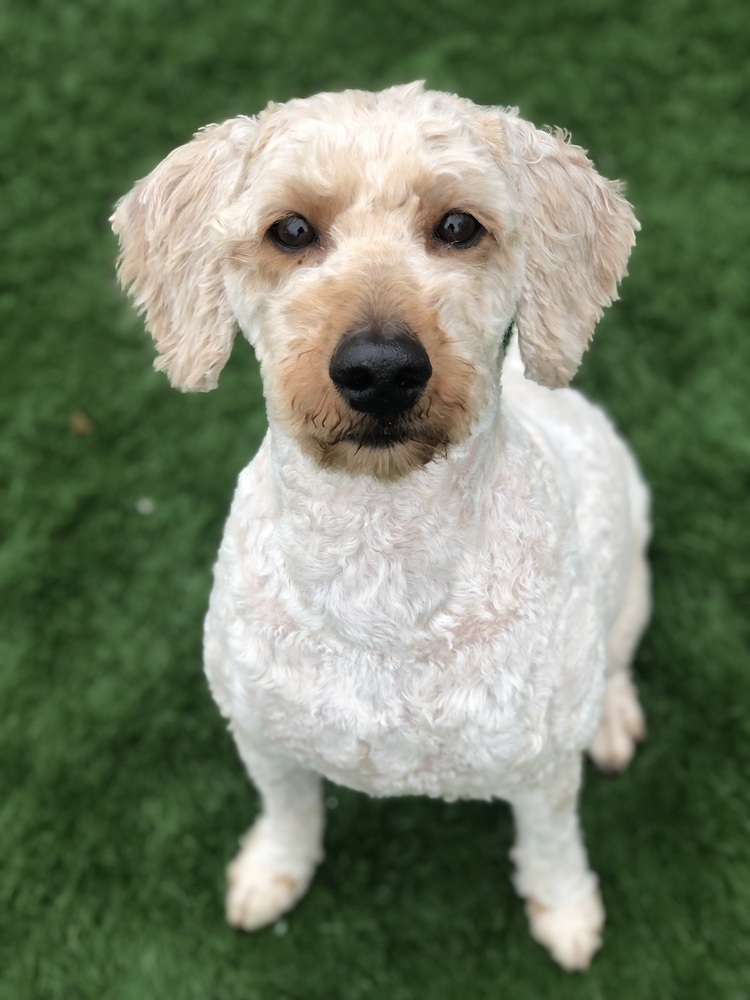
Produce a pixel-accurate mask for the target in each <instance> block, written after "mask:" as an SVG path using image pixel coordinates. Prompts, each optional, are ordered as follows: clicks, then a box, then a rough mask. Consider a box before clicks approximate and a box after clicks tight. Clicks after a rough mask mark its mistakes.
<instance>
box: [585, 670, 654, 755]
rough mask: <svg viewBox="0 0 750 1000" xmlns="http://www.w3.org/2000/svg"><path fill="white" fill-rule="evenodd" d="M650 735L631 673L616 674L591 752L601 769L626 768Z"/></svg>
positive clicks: (606, 692)
mask: <svg viewBox="0 0 750 1000" xmlns="http://www.w3.org/2000/svg"><path fill="white" fill-rule="evenodd" d="M645 735H646V724H645V721H644V718H643V711H642V710H641V706H640V704H639V702H638V695H637V694H636V690H635V688H634V686H633V684H632V683H631V681H630V679H629V678H628V677H625V676H623V675H620V676H617V677H613V678H612V679H611V680H610V681H608V683H607V687H606V689H605V692H604V705H603V709H602V718H601V722H600V723H599V729H598V730H597V733H596V736H595V737H594V741H593V743H592V744H591V746H590V747H589V754H590V756H591V759H592V760H593V761H594V763H595V764H596V766H597V767H598V768H599V770H600V771H604V772H606V773H610V774H611V773H613V772H616V771H622V770H624V769H625V768H626V767H627V766H628V764H629V763H630V761H631V760H632V759H633V754H634V753H635V748H636V746H637V745H638V743H640V741H641V740H642V739H643V738H644V737H645Z"/></svg>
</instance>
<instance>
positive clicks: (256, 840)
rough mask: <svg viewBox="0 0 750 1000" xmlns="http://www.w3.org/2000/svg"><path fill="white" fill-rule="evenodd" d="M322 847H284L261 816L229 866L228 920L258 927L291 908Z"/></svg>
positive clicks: (307, 881)
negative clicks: (297, 848) (296, 849)
mask: <svg viewBox="0 0 750 1000" xmlns="http://www.w3.org/2000/svg"><path fill="white" fill-rule="evenodd" d="M319 860H320V851H316V850H311V849H306V850H300V851H292V850H288V849H284V848H283V847H282V845H280V844H279V842H278V841H277V840H276V839H275V838H274V837H273V836H272V834H271V831H270V829H269V828H268V827H267V826H266V825H265V823H264V821H263V820H260V821H259V822H258V823H256V825H255V826H254V827H253V829H252V830H251V831H250V833H249V834H248V835H247V837H245V839H244V840H243V842H242V848H241V850H240V852H239V854H238V855H237V857H236V858H235V859H234V861H232V863H231V864H230V865H229V867H228V869H227V897H226V918H227V923H228V924H230V926H232V927H237V928H239V929H240V930H244V931H256V930H259V929H260V928H261V927H265V926H266V925H267V924H272V923H275V921H277V920H278V919H279V917H280V916H281V915H282V914H284V913H286V912H287V911H288V910H291V909H292V907H293V906H294V905H295V904H296V903H297V902H299V900H300V899H301V898H302V896H304V894H305V892H306V891H307V888H308V886H309V885H310V882H311V881H312V877H313V875H314V873H315V868H316V866H317V863H318V861H319Z"/></svg>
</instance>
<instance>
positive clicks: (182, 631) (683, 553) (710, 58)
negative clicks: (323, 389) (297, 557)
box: [0, 0, 750, 1000]
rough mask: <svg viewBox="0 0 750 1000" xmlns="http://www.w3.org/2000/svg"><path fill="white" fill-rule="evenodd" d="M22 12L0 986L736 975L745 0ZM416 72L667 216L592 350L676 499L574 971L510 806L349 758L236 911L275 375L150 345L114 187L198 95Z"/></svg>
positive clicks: (224, 4) (746, 357) (431, 994)
mask: <svg viewBox="0 0 750 1000" xmlns="http://www.w3.org/2000/svg"><path fill="white" fill-rule="evenodd" d="M0 37H2V40H3V42H4V57H3V69H2V76H1V77H0V87H1V88H2V107H3V115H2V117H0V151H1V153H2V155H1V156H0V174H2V177H3V180H4V182H5V183H4V194H3V199H2V201H0V232H2V233H3V237H2V245H3V266H2V272H0V321H1V322H2V336H0V426H1V428H2V430H1V433H0V479H1V481H2V503H1V504H0V532H1V536H0V538H1V546H0V608H2V627H1V629H0V705H2V716H1V717H0V760H1V761H2V770H1V771H0V859H1V860H0V1000H89V998H90V1000H106V998H116V1000H120V998H122V1000H131V998H132V1000H144V998H159V1000H173V998H174V1000H183V998H184V1000H256V998H257V1000H282V998H285V1000H302V998H304V1000H318V998H319V1000H360V998H362V1000H375V998H377V1000H385V998H388V1000H452V998H455V997H459V996H461V997H468V998H471V1000H485V998H487V1000H490V998H492V1000H496V998H502V1000H541V998H555V1000H566V998H573V997H575V998H577V1000H605V998H606V1000H652V998H659V1000H672V998H674V1000H682V998H686V1000H747V998H748V997H750V828H749V827H750V823H749V817H750V794H749V793H750V653H749V651H748V638H749V636H748V631H749V629H748V620H749V615H748V611H749V610H750V586H749V582H750V518H749V517H748V513H749V510H748V507H749V492H750V405H749V403H748V399H749V395H750V393H749V392H748V377H749V373H750V335H749V332H748V331H749V329H750V325H749V321H750V301H749V294H748V286H749V283H748V278H747V269H748V252H747V237H748V232H750V200H749V199H748V187H747V184H748V163H750V129H749V128H748V103H749V101H748V94H749V93H750V72H749V71H748V60H747V52H748V45H749V44H750V21H749V20H748V16H747V8H746V2H745V0H721V2H716V3H713V4H709V3H706V2H705V0H701V2H698V0H649V2H646V0H612V2H605V0H578V2H576V0H567V2H565V3H560V4H552V3H551V2H548V0H542V2H536V3H534V2H530V0H509V2H508V3H505V4H500V3H490V2H483V0H463V2H461V3H459V2H448V0H431V2H427V0H411V2H407V0H400V2H399V0H394V2H391V3H386V4H375V3H374V2H373V3H367V2H362V3H360V4H352V3H351V2H350V0H318V2H317V3H314V4H311V3H302V2H300V0H291V2H282V0H276V2H270V0H248V2H243V3H240V2H238V0H235V2H230V0H213V2H211V3H206V2H203V0H201V2H198V0H185V2H178V0H108V2H107V3H106V4H104V3H96V2H94V0H68V2H60V0H54V2H53V0H38V2H37V3H34V4H28V3H22V2H20V0H6V2H5V4H4V5H3V6H2V7H1V8H0ZM416 77H426V78H427V80H428V82H429V84H430V86H433V87H436V88H444V89H451V90H456V91H460V92H461V93H462V94H464V95H465V96H468V97H471V98H473V99H475V100H477V101H480V102H486V103H502V104H510V103H514V104H518V105H520V106H521V109H522V111H523V113H524V115H525V116H526V117H528V118H530V119H532V120H534V121H536V122H537V123H538V124H543V123H550V124H559V125H564V126H566V127H568V128H569V129H571V131H572V132H573V134H574V138H575V140H576V141H577V142H579V143H580V144H582V145H584V146H586V147H587V148H588V149H589V150H590V152H591V154H592V156H593V157H594V158H595V160H596V161H597V163H598V164H599V166H600V168H601V169H602V171H603V172H604V173H606V174H607V175H609V176H619V177H623V178H625V179H627V181H628V190H629V194H630V197H631V199H632V200H633V202H634V203H635V205H636V207H637V212H638V215H639V217H640V219H641V222H642V223H643V231H642V233H641V236H640V240H639V245H638V247H637V249H636V251H635V254H634V257H633V260H632V265H631V276H630V278H629V279H628V280H627V282H626V284H625V286H624V288H623V300H622V301H621V302H620V303H619V304H618V305H617V306H616V307H615V308H614V309H612V310H611V311H610V313H609V314H608V316H607V317H606V319H605V320H604V321H603V323H602V325H601V329H600V333H599V336H598V339H597V341H595V344H594V348H593V350H592V351H591V352H590V354H589V355H588V356H587V359H586V363H585V365H584V368H583V371H582V373H581V375H580V377H579V380H578V381H579V384H580V385H581V386H582V387H584V388H585V389H586V390H587V391H588V392H589V393H590V394H592V395H593V396H595V397H596V398H598V399H601V400H603V401H604V402H605V403H606V405H607V406H608V408H609V409H610V411H611V412H612V413H613V414H614V415H615V417H616V419H617V420H618V421H619V423H620V425H621V426H622V428H623V430H624V431H625V432H626V433H627V435H628V436H629V438H630V439H631V440H632V442H633V444H634V447H635V448H636V450H637V452H638V454H639V456H640V459H641V462H642V465H643V468H644V470H645V472H646V474H647V477H648V478H649V480H650V482H651V484H652V487H653V491H654V498H655V521H656V531H655V541H654V547H653V563H654V571H655V596H656V610H655V617H654V622H653V625H652V627H651V629H650V631H649V633H648V636H647V638H646V640H645V642H644V644H643V647H642V651H641V655H640V657H639V660H638V665H637V671H638V676H639V679H640V687H641V692H642V697H643V702H644V704H645V706H646V709H647V712H648V717H649V723H650V736H649V740H648V743H647V744H646V745H645V747H644V748H643V750H642V752H641V753H640V754H639V756H638V758H637V760H636V762H635V763H634V765H633V766H632V768H631V769H630V770H629V771H628V773H627V774H626V775H624V776H623V777H622V778H620V779H618V780H617V781H608V780H605V779H603V778H602V777H600V776H598V775H596V774H594V773H593V772H592V773H590V774H589V775H588V780H587V788H586V792H585V796H584V800H583V807H582V808H583V817H584V824H585V828H586V833H587V839H588V843H589V847H590V853H591V856H592V860H593V863H594V865H595V867H596V868H597V870H598V871H599V873H600V875H601V878H602V884H603V889H604V895H605V899H606V903H607V907H608V912H609V921H608V924H607V934H606V943H605V947H604V949H603V951H602V952H601V953H600V955H599V956H598V957H597V959H596V960H595V963H594V965H593V967H592V969H591V971H590V972H589V973H588V974H587V975H586V976H584V977H573V978H570V977H567V976H566V975H565V974H564V973H562V972H560V971H559V970H558V969H557V968H556V967H555V966H553V964H552V963H551V962H550V960H549V959H548V958H547V957H546V955H545V954H544V953H543V952H542V951H541V949H539V948H538V947H537V946H536V945H534V944H533V943H532V942H531V941H530V939H529V937H528V934H527V931H526V927H525V921H524V918H523V914H522V908H521V905H520V903H519V902H518V900H516V898H515V897H514V896H513V893H512V891H511V888H510V885H509V863H508V861H507V859H506V854H507V850H508V848H509V845H510V839H511V827H510V821H509V816H508V812H507V809H506V808H505V807H504V806H503V805H502V804H496V805H484V804H476V803H462V804H456V805H451V806H448V805H443V804H441V803H436V802H429V801H420V800H409V799H405V800H393V801H372V800H368V799H365V798H363V797H361V796H357V795H354V794H351V793H348V792H345V791H343V790H335V789H332V790H331V794H332V795H334V794H335V796H336V799H337V801H338V806H337V808H335V809H332V810H331V814H330V824H329V835H328V857H327V860H326V863H325V864H324V866H323V867H322V868H321V870H320V873H319V875H318V877H317V880H316V882H315V884H314V887H313V890H312V891H311V893H310V894H309V895H308V897H307V898H306V899H305V900H304V901H303V903H302V904H301V905H300V906H299V908H298V909H297V911H295V912H294V913H293V914H291V915H290V917H289V919H288V920H287V921H286V923H285V924H284V925H281V926H280V927H277V928H276V930H275V931H274V930H273V929H271V930H267V931H264V932H262V933H261V934H259V935H257V936H242V935H237V934H234V933H232V932H231V931H230V930H228V929H227V928H226V926H225V925H224V923H223V919H222V882H223V867H224V864H225V862H226V861H227V860H228V859H229V858H230V857H231V855H232V854H233V852H234V850H235V847H236V838H237V836H238V835H239V834H240V832H241V831H242V830H243V829H244V828H245V827H246V826H247V825H248V824H249V822H250V820H251V817H252V815H253V812H254V809H255V798H254V793H252V792H251V791H250V790H249V788H248V786H247V782H246V780H245V778H244V776H243V773H242V769H241V767H240V765H239V763H238V762H237V760H236V759H235V754H234V750H233V747H232V745H231V742H230V740H229V737H228V736H227V734H226V733H225V731H224V727H223V724H222V722H221V721H220V719H219V716H218V714H217V712H216V711H215V709H214V707H213V705H212V703H211V700H210V698H209V695H208V692H207V690H206V687H205V684H204V681H203V678H202V674H201V668H200V632H201V619H202V615H203V610H204V607H205V603H206V599H207V594H208V590H209V586H210V568H211V564H212V561H213V557H214V553H215V550H216V547H217V545H218V541H219V538H220V534H221V526H222V522H223V519H224V517H225V514H226V511H227V508H228V504H229V499H230V496H231V492H232V488H233V483H234V480H235V477H236V475H237V473H238V471H239V469H240V468H241V467H242V465H243V464H244V463H245V462H246V461H247V460H248V458H249V457H250V455H251V454H252V452H253V450H254V449H255V448H256V447H257V444H258V442H259V441H260V438H261V436H262V433H263V428H264V416H263V409H262V399H261V394H260V383H259V379H258V374H257V370H256V367H255V364H254V361H253V359H252V355H251V352H250V350H249V348H247V346H246V345H245V344H244V343H239V344H238V345H237V348H236V351H235V355H234V357H233V358H232V361H231V362H230V365H229V367H228V369H227V371H226V373H225V374H224V376H223V378H222V385H221V388H220V390H219V391H217V392H215V393H212V394H208V395H199V396H191V397H188V396H181V395H179V394H177V393H174V392H172V391H171V390H170V389H169V388H168V386H167V383H166V380H165V379H164V378H163V377H161V376H157V375H155V374H154V373H153V372H152V371H151V370H150V365H151V360H152V349H151V346H150V344H149V343H148V340H147V338H146V337H145V335H144V334H143V330H142V324H141V322H140V321H139V320H138V318H137V317H136V316H135V315H134V313H133V312H132V310H131V309H130V307H129V306H128V304H127V303H126V301H125V299H124V297H123V296H122V294H121V293H120V292H119V291H118V290H117V288H116V286H115V281H114V258H115V254H116V248H115V242H114V239H113V237H112V236H111V234H110V233H109V230H108V225H107V217H108V215H109V212H110V208H111V205H112V204H113V202H114V201H115V200H116V198H117V197H119V196H120V195H121V194H123V193H124V192H125V191H127V190H128V188H129V187H130V185H131V184H132V183H133V181H134V180H135V179H136V178H138V177H140V176H142V175H143V174H144V173H145V172H147V171H148V170H149V169H150V168H151V167H152V166H154V165H155V164H156V163H157V162H158V161H159V160H160V159H161V158H162V157H163V156H164V155H165V154H166V153H167V152H168V151H169V150H170V149H171V148H173V147H174V146H175V145H177V144H178V143H180V142H183V141H185V140H186V139H187V138H188V137H189V136H190V134H191V133H192V132H193V131H194V130H195V129H196V128H197V127H199V126H200V125H203V124H205V123H207V122H210V121H217V120H221V119H223V118H225V117H228V116H230V115H233V114H237V113H240V112H247V113H252V112H254V111H256V110H258V109H260V108H261V107H262V106H263V105H264V104H265V103H266V101H268V100H269V99H272V98H273V99H275V100H283V99H285V98H287V97H290V96H303V95H305V94H309V93H313V92H315V91H317V90H320V89H324V88H332V89H335V88H340V87H343V86H349V85H355V86H364V87H369V88H378V87H381V86H383V85H387V84H389V83H394V82H402V81H405V80H409V79H413V78H416ZM75 411H83V412H85V413H86V414H87V415H88V416H89V418H90V419H91V421H92V423H93V431H92V433H90V434H87V435H76V434H74V433H71V431H70V430H69V428H68V422H69V418H70V415H71V414H72V413H74V412H75ZM143 498H149V499H151V500H152V501H153V502H154V504H155V508H154V512H153V513H152V514H151V515H150V516H144V515H141V514H139V513H138V511H137V503H138V501H139V500H141V499H143ZM281 930H285V933H283V934H282V933H279V931H281Z"/></svg>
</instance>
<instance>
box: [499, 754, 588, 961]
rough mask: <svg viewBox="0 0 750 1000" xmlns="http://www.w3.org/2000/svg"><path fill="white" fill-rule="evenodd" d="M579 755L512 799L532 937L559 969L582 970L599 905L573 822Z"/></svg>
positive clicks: (518, 880) (518, 882)
mask: <svg viewBox="0 0 750 1000" xmlns="http://www.w3.org/2000/svg"><path fill="white" fill-rule="evenodd" d="M580 782H581V760H580V758H579V757H576V758H575V759H571V760H569V761H567V762H565V763H564V764H563V765H559V766H557V767H556V768H555V772H554V774H553V775H551V776H550V777H549V779H548V780H546V781H545V782H544V783H542V784H539V785H537V786H535V787H533V788H531V789H524V790H522V791H520V792H519V793H518V794H517V795H514V796H513V797H512V800H511V805H512V807H513V814H514V818H515V822H516V844H515V847H514V848H513V852H512V858H513V860H514V862H515V864H516V876H515V880H514V881H515V886H516V890H517V891H518V893H519V895H520V896H523V897H524V899H525V900H526V913H527V916H528V918H529V925H530V928H531V934H532V936H533V937H534V938H535V939H536V940H537V941H539V943H540V944H542V945H544V946H545V948H547V949H548V950H549V952H550V954H551V955H552V957H553V958H554V959H555V961H556V962H558V963H559V964H560V965H561V966H562V967H563V968H564V969H568V970H569V971H574V970H579V969H585V968H587V967H588V965H589V962H590V961H591V957H592V956H593V954H594V952H595V951H596V950H597V949H598V947H599V945H600V944H601V932H602V927H603V925H604V907H603V906H602V902H601V897H600V895H599V888H598V883H597V878H596V875H594V873H593V872H592V871H591V870H590V868H589V865H588V860H587V857H586V849H585V847H584V846H583V841H582V839H581V833H580V828H579V824H578V811H577V800H578V789H579V787H580Z"/></svg>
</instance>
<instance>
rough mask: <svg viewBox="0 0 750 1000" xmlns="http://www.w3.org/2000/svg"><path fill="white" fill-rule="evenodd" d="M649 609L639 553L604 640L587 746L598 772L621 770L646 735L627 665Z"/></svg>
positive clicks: (645, 569)
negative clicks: (603, 667)
mask: <svg viewBox="0 0 750 1000" xmlns="http://www.w3.org/2000/svg"><path fill="white" fill-rule="evenodd" d="M650 610H651V597H650V574H649V567H648V563H647V561H646V558H645V556H642V555H639V556H638V557H637V559H636V561H635V563H634V565H633V570H632V572H631V576H630V581H629V583H628V590H627V594H626V598H625V603H624V605H623V608H622V611H621V612H620V615H619V617H618V619H617V620H616V622H615V624H614V625H613V627H612V630H611V631H610V634H609V637H608V639H607V685H606V687H605V689H604V699H603V703H602V716H601V721H600V722H599V728H598V730H597V732H596V736H595V737H594V740H593V742H592V744H591V746H590V747H589V754H590V756H591V759H592V760H593V761H594V763H595V764H596V766H597V767H598V768H599V769H600V770H601V771H605V772H609V773H613V772H616V771H622V770H623V769H624V768H625V767H627V765H628V764H629V763H630V761H631V759H632V757H633V754H634V753H635V748H636V746H637V744H638V743H639V742H640V741H641V740H642V739H643V738H644V737H645V735H646V726H645V722H644V718H643V711H642V709H641V706H640V703H639V701H638V694H637V692H636V689H635V685H634V684H633V681H632V679H631V676H630V665H631V662H632V660H633V657H634V656H635V650H636V647H637V646H638V642H639V640H640V638H641V635H642V634H643V631H644V629H645V627H646V624H647V622H648V619H649V614H650Z"/></svg>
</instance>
